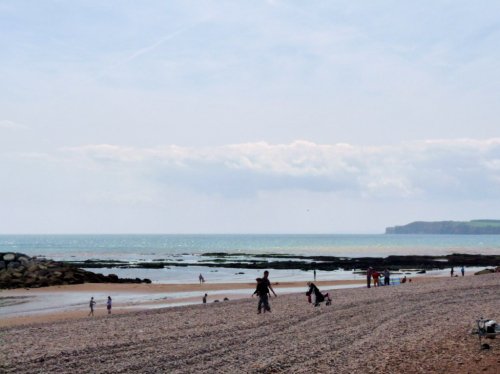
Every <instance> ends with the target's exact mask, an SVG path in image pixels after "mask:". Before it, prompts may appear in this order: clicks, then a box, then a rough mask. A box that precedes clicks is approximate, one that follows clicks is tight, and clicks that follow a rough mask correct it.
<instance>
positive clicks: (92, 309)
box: [89, 296, 96, 317]
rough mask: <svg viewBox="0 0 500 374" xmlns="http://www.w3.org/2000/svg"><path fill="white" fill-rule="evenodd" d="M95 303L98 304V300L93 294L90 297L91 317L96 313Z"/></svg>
mask: <svg viewBox="0 0 500 374" xmlns="http://www.w3.org/2000/svg"><path fill="white" fill-rule="evenodd" d="M95 304H96V302H95V301H94V296H92V297H91V298H90V302H89V307H90V312H89V317H90V316H93V315H94V305H95Z"/></svg>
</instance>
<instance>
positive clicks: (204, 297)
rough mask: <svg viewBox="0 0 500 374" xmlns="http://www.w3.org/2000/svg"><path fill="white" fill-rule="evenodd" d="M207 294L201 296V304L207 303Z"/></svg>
mask: <svg viewBox="0 0 500 374" xmlns="http://www.w3.org/2000/svg"><path fill="white" fill-rule="evenodd" d="M207 296H208V294H205V296H203V304H206V303H207Z"/></svg>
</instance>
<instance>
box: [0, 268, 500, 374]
mask: <svg viewBox="0 0 500 374" xmlns="http://www.w3.org/2000/svg"><path fill="white" fill-rule="evenodd" d="M320 288H322V289H326V287H323V286H320ZM331 294H332V296H333V305H331V306H325V305H321V306H320V307H317V308H315V307H313V306H312V305H311V304H308V303H307V300H306V298H305V296H304V294H303V293H300V294H290V295H279V296H278V298H272V300H271V303H272V313H266V314H261V315H258V314H257V313H256V303H257V301H256V300H255V299H250V298H246V299H240V300H234V301H229V302H224V303H222V302H221V303H210V304H207V305H191V306H184V307H172V308H162V309H156V310H147V311H139V312H131V313H125V314H114V315H111V316H104V315H103V316H96V317H93V318H92V317H84V318H77V319H71V320H66V321H59V322H45V323H35V324H28V325H18V326H11V327H3V328H0V339H2V350H1V351H0V355H2V356H0V369H1V370H0V371H2V370H3V371H4V372H5V373H33V372H38V373H68V372H73V373H75V372H78V373H96V372H113V373H158V372H169V373H192V372H203V373H278V372H283V373H311V372H314V373H332V372H338V373H404V372H408V373H488V374H493V373H498V368H499V367H500V355H499V352H500V339H496V340H492V341H490V342H489V343H490V346H491V349H490V350H487V351H486V350H485V351H481V350H480V349H479V342H478V338H477V336H475V335H472V334H471V329H472V328H473V327H474V321H475V320H476V319H477V318H479V317H481V316H483V317H489V318H494V319H497V320H500V298H499V297H498V295H499V294H500V274H490V275H482V276H470V277H464V278H462V277H460V278H439V279H434V280H428V279H418V280H417V279H415V280H414V281H413V282H412V283H407V284H403V285H400V286H391V287H380V288H371V289H367V288H354V289H336V290H333V291H331ZM2 363H3V366H2Z"/></svg>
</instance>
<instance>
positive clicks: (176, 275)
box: [0, 234, 500, 283]
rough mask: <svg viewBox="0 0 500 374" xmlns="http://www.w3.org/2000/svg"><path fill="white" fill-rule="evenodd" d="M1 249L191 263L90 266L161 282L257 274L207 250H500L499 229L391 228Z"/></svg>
mask: <svg viewBox="0 0 500 374" xmlns="http://www.w3.org/2000/svg"><path fill="white" fill-rule="evenodd" d="M0 252H20V253H25V254H27V255H30V256H38V257H46V258H50V259H53V260H71V261H85V260H117V261H126V262H129V263H131V264H133V263H139V262H150V261H155V260H156V261H158V260H163V261H175V262H183V263H185V264H186V265H189V266H187V267H169V268H165V269H140V268H135V269H116V268H115V269H105V268H99V269H90V270H91V271H95V272H99V273H103V274H110V273H113V274H117V275H118V276H120V277H131V278H136V277H139V278H148V279H151V280H152V281H153V282H157V283H177V282H184V283H186V282H187V283H191V282H193V283H194V282H197V281H198V275H199V274H204V277H205V278H206V279H207V280H210V281H213V282H227V281H231V282H238V281H248V280H251V279H254V278H255V276H256V275H258V272H259V271H258V270H251V269H234V268H213V267H207V266H203V265H204V264H203V262H206V261H210V257H206V256H201V255H202V254H207V253H231V254H239V255H240V257H237V258H238V259H239V260H244V259H245V256H246V255H248V254H251V255H256V254H257V255H258V254H288V255H304V256H311V255H325V256H326V255H328V256H338V257H386V256H389V255H446V254H452V253H467V254H486V255H498V254H500V235H388V234H366V235H354V234H352V235H350V234H321V235H319V234H315V235H313V234H310V235H309V234H303V235H301V234H267V235H264V234H225V235H223V234H210V235H205V234H197V235H190V234H183V235H175V234H168V235H167V234H166V235H157V234H145V235H143V234H126V235H125V234H124V235H118V234H112V235H111V234H110V235H90V234H87V235H0ZM273 273H274V275H275V277H274V279H275V280H276V279H281V280H297V279H302V278H304V279H308V278H309V277H310V275H309V274H306V272H302V271H298V270H273ZM325 273H326V274H323V276H324V278H325V279H326V278H328V279H355V278H356V276H355V275H352V272H344V271H342V272H339V273H335V272H325Z"/></svg>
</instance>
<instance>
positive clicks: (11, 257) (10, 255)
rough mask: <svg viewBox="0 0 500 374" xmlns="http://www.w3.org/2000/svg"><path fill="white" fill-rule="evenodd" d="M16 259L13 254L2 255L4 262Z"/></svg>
mask: <svg viewBox="0 0 500 374" xmlns="http://www.w3.org/2000/svg"><path fill="white" fill-rule="evenodd" d="M15 259H16V255H15V254H14V253H7V254H5V255H3V260H4V261H14V260H15Z"/></svg>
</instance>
